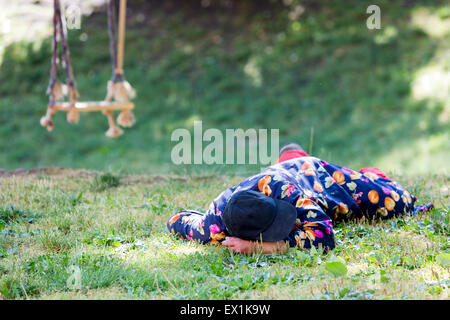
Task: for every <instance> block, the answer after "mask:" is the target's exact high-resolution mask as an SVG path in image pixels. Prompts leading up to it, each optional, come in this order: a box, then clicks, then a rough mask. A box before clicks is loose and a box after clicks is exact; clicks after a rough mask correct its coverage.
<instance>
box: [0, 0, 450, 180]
mask: <svg viewBox="0 0 450 320" xmlns="http://www.w3.org/2000/svg"><path fill="white" fill-rule="evenodd" d="M164 3H165V5H164V6H163V5H156V4H151V5H149V4H148V2H146V1H135V2H133V3H130V4H129V6H130V11H129V14H128V20H127V27H128V28H127V35H126V57H125V75H126V78H127V79H128V80H129V82H130V83H131V84H132V85H133V86H134V87H135V88H136V90H137V98H136V99H135V103H136V106H137V108H136V110H135V114H136V117H137V123H136V125H135V126H134V127H133V128H131V129H127V130H126V133H125V135H124V136H122V137H120V138H119V139H117V140H110V139H108V138H107V137H105V135H104V132H105V131H106V130H107V121H106V118H105V117H104V116H103V115H101V114H89V115H82V116H81V121H80V123H79V124H76V125H72V124H68V123H66V121H65V116H64V115H63V114H57V115H56V116H55V130H54V132H52V133H48V132H46V130H45V129H44V128H42V127H40V126H39V118H40V117H41V116H42V115H43V114H44V112H45V108H46V103H47V97H46V95H45V91H46V87H47V84H48V77H49V68H50V48H51V45H50V38H48V37H36V38H35V39H34V41H32V42H31V41H30V40H24V41H21V42H19V41H16V42H14V41H12V42H11V41H10V42H8V45H7V46H6V47H4V48H3V57H2V59H1V62H0V83H1V85H0V95H1V97H2V99H1V100H0V149H2V150H7V152H1V153H0V168H5V169H13V168H17V167H24V168H32V167H36V166H55V165H57V166H65V167H73V168H88V169H95V170H102V171H107V170H114V171H121V172H123V173H161V172H163V173H169V172H170V173H173V172H176V173H178V174H186V173H187V174H190V173H199V172H200V173H201V172H205V171H208V172H211V173H224V172H239V173H241V174H248V173H252V172H255V171H258V170H259V168H255V167H254V166H238V165H235V166H230V167H223V166H204V167H199V166H175V165H172V163H171V160H170V151H171V148H172V147H173V146H174V145H175V142H171V141H170V136H171V133H172V131H173V130H174V129H176V128H188V129H192V126H193V121H194V120H202V121H203V128H204V130H206V129H208V128H218V129H220V130H224V129H225V128H244V129H247V128H256V129H258V128H268V129H270V128H278V129H280V143H285V142H288V141H296V142H299V143H301V144H302V145H303V146H304V147H305V149H306V150H309V149H311V150H312V152H313V154H314V155H316V156H318V157H320V158H324V159H327V160H330V161H333V162H335V163H344V164H345V165H347V166H349V167H352V168H359V167H363V166H378V167H381V168H383V169H385V170H392V171H396V172H397V173H399V174H404V175H405V174H407V175H414V174H416V173H425V174H428V173H433V172H441V173H445V172H448V171H449V163H448V156H449V154H450V149H449V146H450V135H449V130H448V126H449V114H450V109H449V108H450V104H449V101H450V97H449V94H448V79H447V78H448V77H447V76H446V75H447V74H448V72H449V68H450V66H449V59H446V52H448V50H449V43H450V41H449V40H450V38H449V34H450V33H449V31H450V27H449V19H450V18H449V14H448V12H449V7H448V4H446V2H445V1H433V2H430V1H408V2H404V1H387V0H386V1H379V2H378V3H377V4H378V5H379V6H380V7H381V10H382V29H381V30H368V29H367V28H366V19H367V17H368V15H367V14H366V13H365V12H366V8H367V6H368V5H369V4H372V3H371V2H370V1H359V0H354V1H345V2H334V1H332V2H329V1H310V0H308V1H300V2H298V1H296V0H295V1H292V4H291V5H289V6H286V5H283V4H282V1H257V2H255V1H231V3H232V4H233V5H232V7H223V6H221V5H220V4H219V1H217V2H215V1H213V2H212V5H211V6H210V7H207V8H203V7H202V6H201V5H200V1H199V0H198V1H196V0H194V1H189V2H186V1H167V2H166V1H165V2H164ZM170 3H172V4H173V5H172V7H170ZM298 3H300V4H301V5H302V6H304V8H305V11H304V13H303V14H302V15H301V16H300V17H298V19H296V20H291V19H290V18H289V13H290V12H291V11H292V10H293V8H294V7H295V6H296V5H297V4H298ZM35 8H36V10H37V8H39V7H38V6H36V5H35ZM27 12H33V11H30V10H28V9H27ZM36 12H37V11H36ZM6 14H7V13H6ZM14 17H15V18H14ZM14 17H13V18H11V19H13V20H12V24H13V25H15V24H17V25H19V24H20V25H21V24H22V23H23V21H21V20H17V19H19V18H20V15H15V16H14ZM16 29H17V28H13V29H12V32H15V30H16ZM17 30H19V29H17ZM17 32H19V31H17ZM0 37H1V36H0ZM0 39H1V38H0ZM69 42H70V45H71V55H72V60H73V67H74V73H75V77H76V80H77V85H78V89H79V92H80V93H81V97H80V99H82V100H83V99H84V100H101V99H103V98H104V96H105V94H106V82H107V81H108V79H109V78H110V76H111V69H110V61H109V51H108V50H109V49H108V35H107V30H106V15H105V12H104V8H98V9H97V10H96V11H94V14H92V15H90V16H86V17H83V20H82V27H81V29H80V30H70V32H69ZM61 79H64V75H63V74H61ZM430 79H431V80H430ZM430 81H431V82H430ZM428 86H430V88H428ZM311 128H313V129H314V136H313V139H312V141H313V144H312V145H311V144H310V134H311ZM68 142H70V144H68Z"/></svg>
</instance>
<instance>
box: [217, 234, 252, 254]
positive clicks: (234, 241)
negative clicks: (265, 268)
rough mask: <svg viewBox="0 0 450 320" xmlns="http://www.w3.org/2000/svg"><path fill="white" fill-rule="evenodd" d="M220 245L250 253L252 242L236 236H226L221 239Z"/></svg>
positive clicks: (239, 251) (238, 251) (237, 251)
mask: <svg viewBox="0 0 450 320" xmlns="http://www.w3.org/2000/svg"><path fill="white" fill-rule="evenodd" d="M222 245H223V246H225V247H228V248H230V249H231V250H233V251H234V252H236V253H243V254H251V252H250V251H251V247H252V242H251V241H250V240H243V239H241V238H236V237H226V238H225V240H224V241H222Z"/></svg>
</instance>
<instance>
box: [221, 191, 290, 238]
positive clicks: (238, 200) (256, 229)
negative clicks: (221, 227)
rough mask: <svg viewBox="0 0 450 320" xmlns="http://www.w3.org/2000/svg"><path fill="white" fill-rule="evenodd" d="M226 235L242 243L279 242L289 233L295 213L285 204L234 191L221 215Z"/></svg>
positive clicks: (254, 192) (251, 193) (258, 193)
mask: <svg viewBox="0 0 450 320" xmlns="http://www.w3.org/2000/svg"><path fill="white" fill-rule="evenodd" d="M222 217H223V220H224V223H225V226H226V228H227V230H228V231H229V233H230V234H231V235H232V236H234V237H238V238H241V239H245V240H263V241H280V240H283V239H285V238H286V237H287V236H288V235H289V233H290V232H291V231H292V229H293V227H294V224H295V219H296V218H297V211H296V210H295V207H294V206H293V205H292V204H290V203H289V202H287V201H283V200H279V199H273V198H271V197H268V196H266V195H264V194H262V193H260V192H257V191H252V190H247V191H239V192H236V193H235V194H234V195H233V196H232V197H231V198H230V200H228V203H227V205H226V206H225V209H224V211H223V214H222Z"/></svg>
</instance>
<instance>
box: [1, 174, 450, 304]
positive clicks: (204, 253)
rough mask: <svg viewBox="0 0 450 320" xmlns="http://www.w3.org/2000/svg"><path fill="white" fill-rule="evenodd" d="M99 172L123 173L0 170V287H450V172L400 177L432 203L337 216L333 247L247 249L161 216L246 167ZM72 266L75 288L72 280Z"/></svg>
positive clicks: (346, 295) (70, 295)
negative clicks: (181, 236)
mask: <svg viewBox="0 0 450 320" xmlns="http://www.w3.org/2000/svg"><path fill="white" fill-rule="evenodd" d="M84 172H85V171H84ZM102 176H107V177H109V178H108V179H109V180H111V177H116V178H117V174H115V173H108V174H102V173H94V172H92V173H91V174H85V175H83V176H82V175H81V174H80V172H79V171H74V170H59V171H53V172H51V173H49V174H45V173H40V174H38V175H27V176H21V177H9V178H0V189H1V190H2V192H1V193H0V203H1V204H2V205H1V206H0V213H1V214H0V297H1V298H5V299H31V298H38V299H74V298H76V299H135V298H137V299H299V298H300V299H448V289H449V288H448V287H449V271H450V270H449V246H448V243H449V242H448V237H449V215H448V210H449V206H448V203H449V202H448V200H449V194H448V189H446V188H448V185H449V181H450V177H449V176H437V175H435V176H423V177H416V178H414V179H413V178H407V179H405V178H404V177H396V179H398V181H400V182H401V183H402V184H403V185H405V186H407V187H408V189H409V190H410V191H411V192H413V193H414V194H416V195H417V196H418V197H419V199H420V202H421V203H425V202H428V201H433V202H434V203H435V206H436V207H435V209H433V210H432V211H431V212H429V213H425V214H420V215H417V216H414V217H409V216H405V217H400V218H397V219H393V220H385V221H375V222H372V223H368V222H366V223H362V224H357V223H346V224H340V225H337V226H336V227H335V231H336V242H337V243H336V244H337V246H336V249H335V250H333V251H332V252H330V253H328V254H327V255H323V254H322V253H321V252H319V251H316V250H312V251H300V250H296V249H290V251H289V252H288V253H287V254H284V255H254V256H250V257H247V256H242V255H236V254H232V253H230V252H229V251H228V250H226V249H224V248H221V247H219V246H202V245H199V244H196V243H193V242H188V241H183V240H178V239H176V238H174V237H173V236H172V235H171V234H170V233H169V232H168V231H167V229H166V226H165V223H166V222H167V220H168V218H169V217H170V216H171V215H172V214H173V213H174V212H175V211H177V210H179V209H180V208H192V209H197V210H202V211H203V210H204V209H205V208H207V206H208V205H209V202H210V201H211V200H212V199H213V198H214V197H215V196H217V194H219V193H220V192H221V191H222V190H223V189H224V188H225V187H227V186H231V185H233V184H235V183H237V182H238V181H240V179H241V177H229V176H214V175H211V176H195V177H190V178H189V179H186V178H180V177H177V176H165V177H164V176H128V175H122V176H121V179H120V184H119V185H115V184H109V185H106V184H105V185H104V187H103V188H101V189H96V188H92V186H93V185H95V183H96V182H95V181H97V180H99V177H102ZM112 180H114V179H112ZM342 265H344V266H342ZM73 266H75V267H77V268H79V270H80V274H81V282H80V288H79V289H73V288H72V287H70V286H68V279H69V278H70V277H71V276H72V275H73V269H70V268H71V267H72V268H73ZM340 268H341V269H342V270H344V272H343V273H341V272H340V270H341V269H340ZM336 270H337V271H336ZM331 271H332V272H331Z"/></svg>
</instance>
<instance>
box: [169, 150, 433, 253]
mask: <svg viewBox="0 0 450 320" xmlns="http://www.w3.org/2000/svg"><path fill="white" fill-rule="evenodd" d="M415 201H416V197H415V196H414V195H411V194H410V193H409V192H408V191H407V190H406V189H405V188H404V187H403V186H401V185H400V184H398V183H397V182H395V181H392V180H391V179H389V178H388V177H387V176H386V175H385V174H384V173H383V172H382V171H381V170H379V169H378V168H364V169H361V170H360V171H359V172H356V171H354V170H351V169H348V168H345V167H341V166H339V165H336V164H332V163H328V162H326V161H323V160H321V159H319V158H316V157H311V156H309V155H308V154H306V153H305V152H304V151H303V150H302V149H301V147H300V146H299V145H297V144H292V143H291V144H288V145H286V146H284V147H283V148H282V149H281V150H280V159H279V160H278V162H277V163H276V164H275V165H273V166H270V167H268V168H266V169H265V170H264V171H263V172H261V173H259V174H256V175H254V176H252V177H249V178H247V179H245V180H243V181H242V182H241V183H239V184H238V185H236V186H234V187H231V188H229V189H227V190H225V191H224V192H222V193H221V194H220V195H219V196H218V197H217V198H216V199H215V200H213V201H212V203H211V204H210V206H209V209H208V211H207V212H206V213H201V212H197V211H193V210H184V211H180V212H177V213H176V214H175V215H174V216H172V217H171V218H170V219H169V221H168V222H167V227H168V229H169V231H170V232H172V233H174V234H177V235H178V236H179V237H180V238H182V239H187V240H195V241H199V242H200V243H203V244H207V243H212V244H218V243H221V244H222V245H223V246H226V247H228V248H230V249H231V250H232V251H234V252H236V253H243V254H249V255H251V254H253V253H258V252H259V253H264V254H268V253H283V252H285V251H287V249H288V247H298V248H311V246H315V247H318V248H320V247H321V248H322V249H323V250H324V251H325V252H326V251H328V250H331V249H333V248H334V247H335V241H334V231H333V222H339V221H349V220H355V219H359V220H361V219H377V218H382V219H388V218H392V217H394V216H398V215H403V214H414V213H415V212H417V211H424V210H429V209H430V208H431V207H432V204H428V205H426V206H416V207H415V205H414V203H415Z"/></svg>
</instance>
